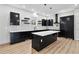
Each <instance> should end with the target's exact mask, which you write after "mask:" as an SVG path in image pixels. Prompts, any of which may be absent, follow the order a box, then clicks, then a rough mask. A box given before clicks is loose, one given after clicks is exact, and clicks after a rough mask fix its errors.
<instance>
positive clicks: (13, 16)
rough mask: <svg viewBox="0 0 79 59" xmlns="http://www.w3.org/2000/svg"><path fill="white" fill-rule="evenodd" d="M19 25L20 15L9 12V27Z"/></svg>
mask: <svg viewBox="0 0 79 59" xmlns="http://www.w3.org/2000/svg"><path fill="white" fill-rule="evenodd" d="M19 24H20V14H19V13H15V12H10V25H19Z"/></svg>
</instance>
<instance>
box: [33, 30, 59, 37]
mask: <svg viewBox="0 0 79 59" xmlns="http://www.w3.org/2000/svg"><path fill="white" fill-rule="evenodd" d="M58 32H60V31H41V32H33V33H32V34H35V35H39V36H46V35H51V34H55V33H58Z"/></svg>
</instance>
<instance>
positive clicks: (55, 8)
mask: <svg viewBox="0 0 79 59" xmlns="http://www.w3.org/2000/svg"><path fill="white" fill-rule="evenodd" d="M13 6H16V7H19V8H24V9H25V10H30V11H33V12H36V13H41V14H48V15H49V14H55V13H57V12H59V11H62V10H65V9H73V8H75V5H74V4H46V6H45V5H44V4H14V5H13ZM50 8H52V9H50Z"/></svg>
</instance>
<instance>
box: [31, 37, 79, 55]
mask: <svg viewBox="0 0 79 59" xmlns="http://www.w3.org/2000/svg"><path fill="white" fill-rule="evenodd" d="M78 53H79V41H78V40H72V39H69V38H62V37H61V38H57V41H55V42H54V43H52V44H50V45H49V46H47V47H45V48H44V49H42V50H41V51H39V52H37V51H36V50H35V49H33V48H32V54H78Z"/></svg>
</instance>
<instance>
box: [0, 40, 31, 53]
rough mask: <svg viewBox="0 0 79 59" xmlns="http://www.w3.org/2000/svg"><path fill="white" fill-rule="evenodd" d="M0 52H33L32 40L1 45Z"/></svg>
mask: <svg viewBox="0 0 79 59" xmlns="http://www.w3.org/2000/svg"><path fill="white" fill-rule="evenodd" d="M0 54H31V40H26V41H24V42H20V43H16V44H13V45H4V46H0Z"/></svg>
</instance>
